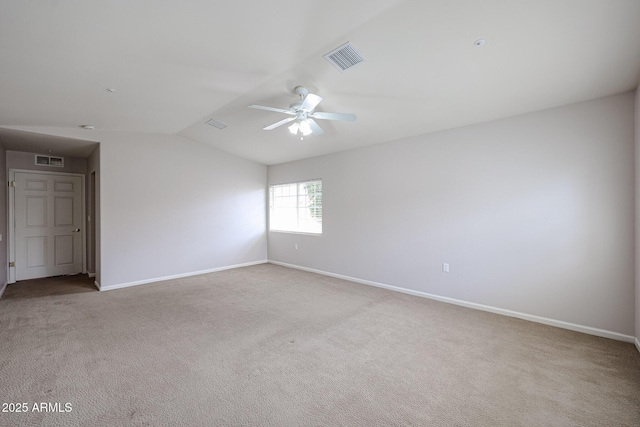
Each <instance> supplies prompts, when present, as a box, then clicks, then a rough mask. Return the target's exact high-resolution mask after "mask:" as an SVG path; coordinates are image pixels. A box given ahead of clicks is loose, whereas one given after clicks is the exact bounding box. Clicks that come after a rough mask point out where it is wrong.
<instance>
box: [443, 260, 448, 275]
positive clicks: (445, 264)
mask: <svg viewBox="0 0 640 427" xmlns="http://www.w3.org/2000/svg"><path fill="white" fill-rule="evenodd" d="M442 271H444V272H445V273H448V272H449V264H447V263H446V262H443V263H442Z"/></svg>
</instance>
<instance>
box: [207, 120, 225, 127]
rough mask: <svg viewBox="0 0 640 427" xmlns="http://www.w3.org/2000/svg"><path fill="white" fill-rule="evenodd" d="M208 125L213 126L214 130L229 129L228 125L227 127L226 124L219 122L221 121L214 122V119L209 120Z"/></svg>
mask: <svg viewBox="0 0 640 427" xmlns="http://www.w3.org/2000/svg"><path fill="white" fill-rule="evenodd" d="M207 124H208V125H209V126H213V127H214V128H218V129H224V128H226V127H227V125H225V124H224V123H222V122H219V121H217V120H214V119H211V120H209V121H208V122H207Z"/></svg>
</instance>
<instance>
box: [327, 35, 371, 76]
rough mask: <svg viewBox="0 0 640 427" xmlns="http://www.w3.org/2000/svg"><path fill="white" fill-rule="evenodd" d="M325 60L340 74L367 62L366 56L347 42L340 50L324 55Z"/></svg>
mask: <svg viewBox="0 0 640 427" xmlns="http://www.w3.org/2000/svg"><path fill="white" fill-rule="evenodd" d="M324 59H326V60H327V61H329V62H331V64H333V66H334V67H336V68H337V69H338V70H339V71H340V72H343V71H345V70H348V69H349V68H351V67H355V66H356V65H358V64H360V63H361V62H364V61H366V59H364V56H362V54H361V53H360V52H358V50H357V49H356V48H355V47H354V46H353V45H352V44H351V42H346V43H345V44H343V45H342V46H340V47H339V48H337V49H335V50H332V51H331V52H329V53H327V54H326V55H324Z"/></svg>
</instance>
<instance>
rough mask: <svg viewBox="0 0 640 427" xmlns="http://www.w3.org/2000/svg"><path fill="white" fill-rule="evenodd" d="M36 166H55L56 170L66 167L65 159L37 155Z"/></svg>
mask: <svg viewBox="0 0 640 427" xmlns="http://www.w3.org/2000/svg"><path fill="white" fill-rule="evenodd" d="M35 164H36V165H38V166H53V167H56V168H62V167H64V158H62V157H54V156H43V155H41V154H36V156H35Z"/></svg>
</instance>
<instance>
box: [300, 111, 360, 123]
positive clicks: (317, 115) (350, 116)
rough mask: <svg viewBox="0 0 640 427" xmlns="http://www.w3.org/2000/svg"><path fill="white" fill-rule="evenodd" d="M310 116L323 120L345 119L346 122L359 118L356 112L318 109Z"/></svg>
mask: <svg viewBox="0 0 640 427" xmlns="http://www.w3.org/2000/svg"><path fill="white" fill-rule="evenodd" d="M309 117H313V118H314V119H322V120H343V121H346V122H355V121H356V118H357V117H356V115H355V114H347V113H325V112H323V111H316V112H315V113H312V114H309Z"/></svg>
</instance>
